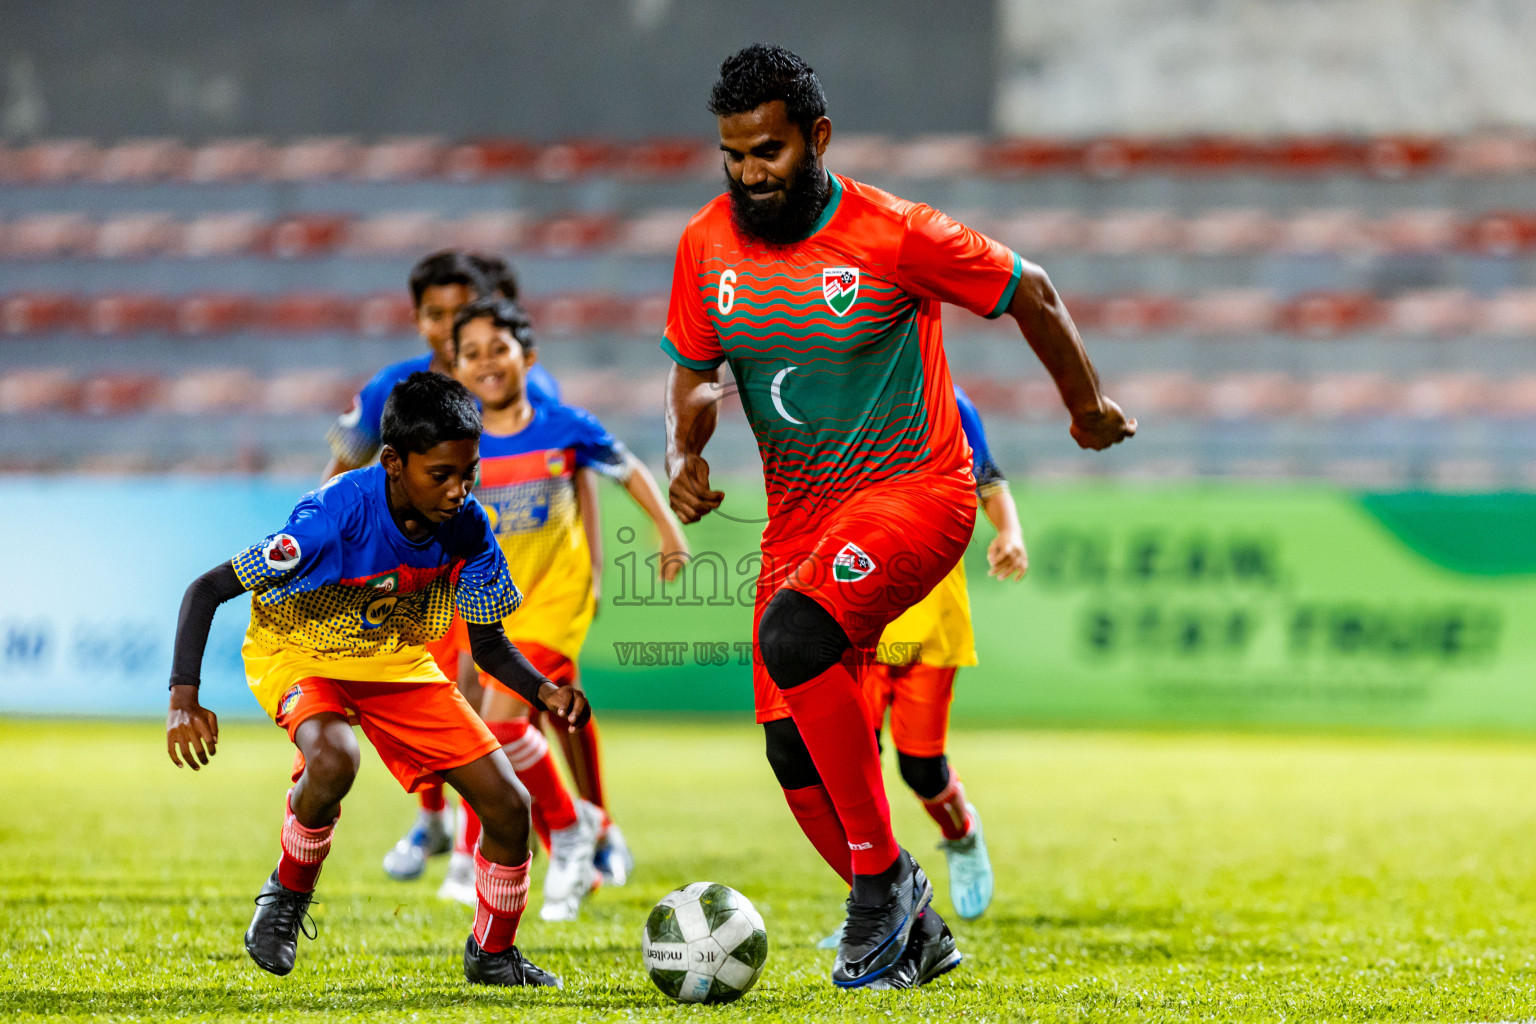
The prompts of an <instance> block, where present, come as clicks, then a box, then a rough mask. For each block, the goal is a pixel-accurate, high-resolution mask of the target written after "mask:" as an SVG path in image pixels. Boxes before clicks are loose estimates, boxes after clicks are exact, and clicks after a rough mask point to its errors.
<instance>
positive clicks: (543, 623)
mask: <svg viewBox="0 0 1536 1024" xmlns="http://www.w3.org/2000/svg"><path fill="white" fill-rule="evenodd" d="M596 612H597V601H596V600H595V599H594V598H593V596H592V577H591V574H590V573H581V574H577V573H572V574H570V575H556V574H554V573H549V574H546V575H545V576H544V578H543V579H541V580H539V582H538V583H536V584H534V586H533V587H532V588H531V589H530V590H528V591H525V592H524V593H523V603H522V606H521V607H519V608H518V609H517V611H515V612H513V613H512V614H511V615H508V616H507V617H506V618H505V619H503V620H501V624H502V628H504V629H505V630H506V632H507V639H509V640H511V641H512V642H513V643H514V644H518V645H522V644H524V643H534V644H538V645H539V646H540V647H547V648H548V649H549V650H551V651H554V652H555V653H557V654H562V655H564V656H565V657H567V658H569V659H570V660H572V661H575V660H576V659H577V658H578V657H580V656H581V645H582V644H584V643H586V642H587V631H588V630H589V629H591V628H592V617H593V615H594V614H596Z"/></svg>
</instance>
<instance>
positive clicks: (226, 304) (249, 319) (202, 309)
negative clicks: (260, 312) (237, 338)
mask: <svg viewBox="0 0 1536 1024" xmlns="http://www.w3.org/2000/svg"><path fill="white" fill-rule="evenodd" d="M256 308H257V304H256V300H255V299H253V298H251V296H249V295H236V294H226V293H217V292H210V293H206V294H202V295H188V296H186V297H185V298H183V299H182V300H181V301H180V302H178V303H177V305H176V329H177V330H178V331H179V332H181V333H182V334H189V335H206V334H230V333H232V332H234V331H241V330H245V329H246V328H248V327H250V326H251V324H252V323H253V322H255V319H256Z"/></svg>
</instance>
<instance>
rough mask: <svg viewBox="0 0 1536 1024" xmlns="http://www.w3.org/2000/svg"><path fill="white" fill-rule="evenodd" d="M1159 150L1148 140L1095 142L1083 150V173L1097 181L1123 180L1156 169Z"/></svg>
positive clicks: (1101, 140)
mask: <svg viewBox="0 0 1536 1024" xmlns="http://www.w3.org/2000/svg"><path fill="white" fill-rule="evenodd" d="M1157 157H1158V147H1157V145H1156V144H1155V143H1153V142H1151V141H1150V140H1147V139H1117V138H1106V139H1096V140H1094V141H1093V142H1090V143H1088V145H1087V147H1085V148H1084V150H1083V170H1084V171H1086V172H1087V173H1088V175H1089V176H1090V177H1094V178H1123V177H1125V176H1127V175H1130V174H1137V173H1140V172H1144V171H1148V170H1154V169H1157V166H1158V162H1157Z"/></svg>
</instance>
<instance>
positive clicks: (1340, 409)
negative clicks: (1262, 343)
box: [1305, 373, 1402, 420]
mask: <svg viewBox="0 0 1536 1024" xmlns="http://www.w3.org/2000/svg"><path fill="white" fill-rule="evenodd" d="M1401 393H1402V387H1401V385H1399V384H1398V383H1397V382H1396V381H1394V380H1392V379H1391V378H1389V377H1387V376H1386V375H1385V374H1382V373H1330V374H1325V375H1324V376H1321V377H1317V378H1315V379H1314V380H1312V381H1309V382H1308V383H1307V385H1306V392H1305V402H1306V408H1307V411H1308V412H1309V413H1310V414H1311V415H1312V416H1313V417H1314V418H1315V419H1320V420H1336V419H1344V418H1354V417H1365V416H1375V415H1379V414H1381V413H1388V412H1391V411H1392V410H1393V409H1395V408H1396V407H1397V405H1398V402H1399V400H1400V396H1401Z"/></svg>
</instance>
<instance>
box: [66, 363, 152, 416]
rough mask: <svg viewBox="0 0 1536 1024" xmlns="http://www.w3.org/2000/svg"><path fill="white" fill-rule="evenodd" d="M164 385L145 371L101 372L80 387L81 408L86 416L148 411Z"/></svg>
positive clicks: (121, 414)
mask: <svg viewBox="0 0 1536 1024" xmlns="http://www.w3.org/2000/svg"><path fill="white" fill-rule="evenodd" d="M164 386H165V382H164V381H163V380H161V379H160V378H159V377H157V376H153V375H151V374H145V373H102V374H96V375H94V376H91V377H88V378H86V380H85V384H84V386H83V388H82V389H81V394H80V409H81V411H82V412H84V413H85V414H86V415H88V416H125V415H128V414H130V413H140V412H145V411H147V410H148V409H149V408H150V406H152V405H154V404H156V402H157V401H158V399H159V396H160V394H161V391H162V390H163V388H164Z"/></svg>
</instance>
